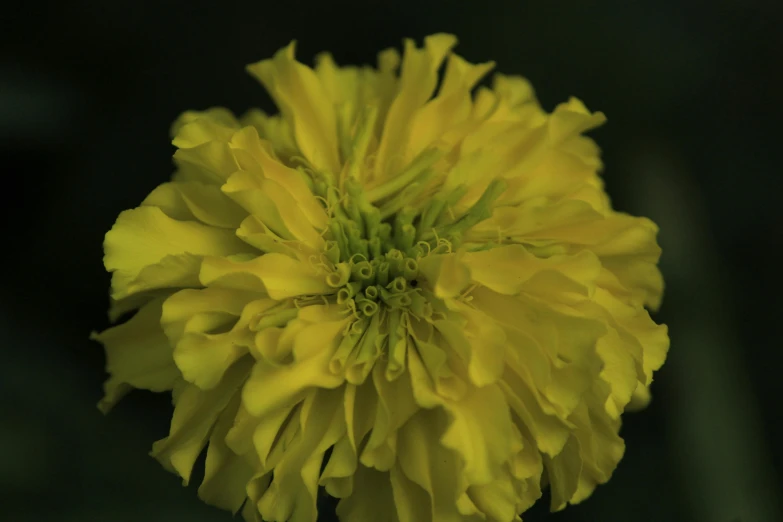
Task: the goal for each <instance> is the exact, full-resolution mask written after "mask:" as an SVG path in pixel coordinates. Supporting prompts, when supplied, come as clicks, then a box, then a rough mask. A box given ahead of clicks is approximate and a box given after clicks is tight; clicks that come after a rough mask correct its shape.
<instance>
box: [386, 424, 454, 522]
mask: <svg viewBox="0 0 783 522" xmlns="http://www.w3.org/2000/svg"><path fill="white" fill-rule="evenodd" d="M444 427H445V419H444V418H443V415H442V413H441V412H439V411H423V410H422V411H420V412H419V413H417V414H416V415H414V416H413V417H412V418H411V419H410V420H409V421H408V422H407V423H405V426H403V428H402V429H400V433H399V442H398V444H399V451H398V453H397V455H398V459H399V462H400V469H401V470H402V472H403V473H404V474H405V476H406V477H407V478H408V479H410V480H411V481H412V482H414V483H415V484H417V485H418V486H419V487H421V488H422V489H423V490H424V491H425V492H426V493H427V495H428V496H429V499H430V502H428V504H429V505H430V506H431V509H432V511H431V515H430V516H431V519H430V520H438V521H441V520H443V521H447V520H452V521H455V522H456V521H457V520H459V519H460V518H461V517H460V516H459V512H458V510H457V498H458V497H459V493H460V490H461V489H462V487H464V486H463V485H462V483H463V481H464V480H465V477H464V476H463V475H462V474H461V473H460V471H461V470H460V462H459V458H458V457H457V455H456V454H455V453H454V452H453V451H451V450H449V449H447V447H445V445H441V444H440V441H439V440H438V439H439V438H440V436H441V434H442V433H443V429H444ZM425 505H426V504H425Z"/></svg>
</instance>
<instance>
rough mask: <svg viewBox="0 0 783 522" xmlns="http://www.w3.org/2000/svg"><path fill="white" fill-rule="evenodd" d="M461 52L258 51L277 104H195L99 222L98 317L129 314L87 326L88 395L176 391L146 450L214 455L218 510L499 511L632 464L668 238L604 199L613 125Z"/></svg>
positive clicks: (568, 494) (108, 397) (657, 339)
mask: <svg viewBox="0 0 783 522" xmlns="http://www.w3.org/2000/svg"><path fill="white" fill-rule="evenodd" d="M455 43H456V39H455V38H454V37H453V36H450V35H445V34H437V35H434V36H431V37H428V38H426V39H425V43H424V47H423V48H417V47H416V45H415V44H414V43H413V42H412V41H407V40H406V41H405V46H404V53H403V56H402V59H400V56H399V54H398V53H397V52H396V51H394V50H386V51H383V52H382V53H380V55H379V57H378V68H377V69H372V68H369V67H363V68H356V67H342V68H341V67H338V66H336V65H335V63H334V61H333V60H332V58H331V57H330V56H329V55H328V54H323V55H320V56H319V57H318V59H317V65H316V67H315V69H311V68H309V67H307V66H305V65H303V64H301V63H299V62H297V61H296V60H295V59H294V44H291V45H289V46H288V47H286V48H284V49H282V50H281V51H279V52H278V53H277V54H276V55H275V56H274V58H272V59H271V60H264V61H262V62H259V63H256V64H254V65H251V66H249V67H248V70H249V72H250V73H251V74H252V75H253V76H255V77H256V78H258V79H259V80H260V81H261V83H262V84H263V85H264V87H265V88H266V89H267V90H268V91H269V92H270V93H271V95H272V97H273V99H274V101H275V102H276V104H277V106H278V107H279V108H280V115H279V116H269V115H266V114H264V113H262V112H260V111H257V110H256V111H251V112H250V113H249V114H247V115H246V116H244V117H243V118H242V119H240V120H237V119H236V118H235V117H234V116H233V115H232V114H231V113H230V112H229V111H227V110H225V109H219V108H216V109H210V110H207V111H204V112H186V113H185V114H183V115H182V117H181V118H179V120H178V121H177V122H176V123H175V124H174V126H173V129H172V132H173V135H174V141H173V143H174V145H175V146H176V147H177V149H178V150H177V151H176V153H175V154H174V160H175V163H176V165H177V171H176V173H175V174H174V176H173V181H171V182H169V183H164V184H163V185H161V186H159V187H157V188H156V189H155V190H153V191H152V193H151V194H150V195H149V196H148V197H147V198H146V199H145V200H144V201H143V202H142V204H141V206H140V207H138V208H135V209H133V210H128V211H125V212H123V213H122V214H120V216H119V217H118V219H117V222H116V224H115V225H114V227H113V228H112V229H111V231H110V232H109V233H108V234H107V235H106V241H105V245H104V246H105V253H106V256H105V259H104V261H105V265H106V268H107V270H109V271H111V272H112V274H113V275H112V293H111V297H112V307H111V311H110V316H111V318H112V320H115V321H116V320H117V319H118V318H119V317H120V316H121V315H122V314H124V313H126V312H129V311H132V310H135V309H138V312H137V313H136V314H135V315H133V316H132V318H131V319H130V320H128V321H127V322H125V323H123V324H120V325H119V326H114V327H112V328H109V329H108V330H106V331H104V332H102V333H100V334H97V335H94V338H96V339H97V340H99V341H100V342H102V343H103V344H104V345H105V348H106V354H107V360H108V364H107V366H108V371H109V373H110V378H109V379H108V381H107V382H106V385H105V392H106V393H105V398H104V399H103V400H102V401H101V403H100V408H101V409H102V410H103V411H108V410H109V409H110V408H111V407H112V406H113V405H114V404H115V403H116V402H117V401H118V400H119V399H120V398H121V397H122V396H123V395H124V394H125V393H126V392H127V391H129V390H131V389H133V388H143V389H148V390H153V391H158V392H162V391H171V393H172V397H173V402H174V405H175V409H174V416H173V420H172V423H171V431H170V433H169V436H168V437H166V438H164V439H162V440H160V441H158V442H156V443H155V444H154V445H153V448H152V455H153V456H154V457H155V458H156V459H158V460H159V461H160V462H161V463H162V464H163V466H164V467H166V468H167V469H169V470H171V471H174V472H176V473H178V474H179V475H180V476H181V477H182V478H183V479H184V481H185V483H187V482H188V480H189V477H190V475H191V469H192V467H193V463H194V461H195V460H196V458H197V456H198V455H199V453H200V452H201V451H202V450H203V448H204V447H205V446H207V448H208V449H207V457H206V474H205V477H204V481H203V483H202V484H201V486H200V488H199V496H200V497H201V498H202V499H203V500H204V501H206V502H207V503H209V504H212V505H215V506H219V507H221V508H224V509H228V510H231V511H233V512H237V511H239V510H241V511H242V514H243V516H244V517H245V519H246V520H249V521H257V520H262V519H263V520H268V521H286V520H292V521H294V522H313V521H315V520H316V517H317V510H316V498H317V493H318V488H319V486H323V487H324V488H325V490H326V492H327V493H328V494H329V495H332V496H334V497H337V498H340V499H341V500H340V502H339V504H338V507H337V513H338V516H339V517H340V519H341V520H343V521H347V522H363V521H367V520H373V521H379V522H383V521H397V520H399V521H401V522H431V521H433V522H446V521H449V522H451V521H459V520H465V521H477V520H486V521H511V520H520V518H519V514H520V513H522V512H523V511H525V510H526V509H527V508H529V507H530V506H531V505H532V504H533V503H534V502H535V501H536V499H538V498H539V497H540V496H541V487H542V486H543V485H546V484H548V485H549V487H550V488H551V493H552V495H551V496H552V506H551V507H552V509H554V510H559V509H562V508H563V507H564V506H565V505H566V504H567V503H575V502H579V501H581V500H583V499H585V498H586V497H587V496H588V495H590V493H591V492H592V491H593V489H594V488H595V486H596V485H597V484H600V483H603V482H606V481H607V480H608V479H609V477H610V475H611V474H612V471H613V470H614V469H615V467H616V466H617V463H618V461H619V460H620V458H621V457H622V454H623V450H624V443H623V440H622V439H621V438H620V437H619V436H618V430H619V427H620V416H621V414H622V413H623V411H625V410H626V409H627V408H629V406H630V405H635V406H643V405H644V403H645V402H646V401H647V400H649V392H648V387H649V385H650V383H651V381H652V378H653V372H654V371H656V370H657V369H658V368H659V367H660V366H661V365H662V364H663V362H664V359H665V356H666V352H667V349H668V344H669V342H668V337H667V332H666V327H665V326H658V325H656V324H655V323H654V322H653V321H652V320H651V319H650V316H649V315H648V313H647V311H646V310H645V307H649V308H652V309H654V308H656V307H657V306H658V305H659V302H660V299H661V294H662V288H663V282H662V278H661V275H660V273H659V271H658V269H657V267H656V264H657V261H658V258H659V255H660V249H659V247H658V245H657V243H656V234H657V228H656V226H655V225H654V224H653V223H652V222H650V221H649V220H647V219H644V218H636V217H631V216H629V215H626V214H622V213H619V212H615V211H614V210H612V208H611V206H610V203H609V200H608V198H607V196H606V194H605V193H604V191H603V185H602V182H601V179H600V178H599V176H598V174H597V172H598V171H599V170H601V167H602V165H601V161H600V159H599V150H598V148H597V147H596V145H595V144H594V143H593V141H592V140H590V139H589V138H586V137H584V136H582V135H581V134H582V132H584V131H587V130H589V129H591V128H594V127H596V126H598V125H600V124H601V123H603V121H604V116H603V114H601V113H591V112H590V111H588V110H587V109H586V108H585V106H584V105H583V104H582V103H581V102H580V101H579V100H576V99H573V98H572V99H571V100H569V101H568V102H566V103H563V104H561V105H559V106H557V107H556V108H555V110H554V112H552V113H551V114H548V113H546V112H545V111H544V110H542V108H541V107H540V105H539V104H538V103H537V101H536V99H535V97H534V94H533V90H532V88H531V86H530V84H529V83H528V82H527V81H526V80H524V79H522V78H519V77H508V76H501V75H497V76H495V78H494V82H493V86H492V88H491V89H490V88H486V87H479V88H478V89H475V87H476V85H477V84H478V82H479V81H480V80H481V79H482V77H483V76H485V75H486V74H487V73H488V72H489V71H490V70H491V69H492V67H493V64H492V63H485V64H478V65H476V64H471V63H468V62H467V61H465V60H464V59H462V58H460V57H459V56H457V55H455V54H451V49H452V47H453V46H454V45H455ZM444 62H445V73H444V74H443V77H442V80H441V81H440V82H439V76H438V71H439V69H440V67H441V65H442V64H443V63H444ZM398 67H399V69H400V72H399V74H397V69H398ZM439 83H440V86H439V87H438V88H437V89H436V86H437V85H438V84H439ZM436 91H437V92H436ZM474 91H475V92H474Z"/></svg>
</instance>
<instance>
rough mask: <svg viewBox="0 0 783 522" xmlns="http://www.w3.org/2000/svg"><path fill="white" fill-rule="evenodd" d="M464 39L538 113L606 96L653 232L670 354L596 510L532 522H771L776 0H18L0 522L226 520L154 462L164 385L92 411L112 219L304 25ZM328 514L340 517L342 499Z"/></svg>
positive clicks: (303, 45)
mask: <svg viewBox="0 0 783 522" xmlns="http://www.w3.org/2000/svg"><path fill="white" fill-rule="evenodd" d="M437 31H449V32H453V33H455V34H457V35H458V36H459V37H460V46H459V48H458V49H459V52H460V54H462V55H463V56H465V57H466V58H467V59H469V60H473V61H486V60H490V59H491V60H495V61H496V62H497V63H498V67H497V69H498V70H499V71H502V72H504V73H507V74H523V75H525V76H527V77H528V78H529V79H531V80H532V81H533V83H534V85H535V87H536V89H537V91H538V94H539V97H540V99H541V101H542V103H543V104H544V106H545V107H546V108H549V109H551V108H553V107H554V105H555V104H556V103H559V102H560V101H565V100H566V99H567V98H568V97H569V96H571V95H575V96H578V97H579V98H581V99H582V100H584V101H585V103H586V104H587V106H588V107H590V108H591V109H594V110H602V111H604V112H605V113H606V114H607V115H608V117H609V123H608V125H607V126H606V127H605V128H603V129H601V130H599V131H598V132H596V133H595V136H594V137H595V138H596V140H597V141H598V142H599V144H600V145H601V146H602V148H603V149H604V151H605V160H606V173H605V177H606V180H607V186H608V190H609V192H610V194H611V195H612V196H613V200H614V201H615V205H616V206H617V207H618V208H619V209H621V210H625V211H628V212H631V213H637V214H645V215H649V216H650V217H652V218H653V219H655V220H656V221H657V222H658V223H659V224H660V225H661V228H662V232H661V244H662V246H663V248H664V258H663V262H662V267H663V270H664V272H665V274H666V276H667V285H668V286H667V295H666V298H665V300H664V308H663V310H662V311H661V312H660V313H659V314H658V316H657V317H656V319H657V320H658V321H660V322H665V323H667V324H669V326H670V330H671V336H672V349H671V352H670V359H669V362H668V363H667V365H666V366H665V367H664V369H663V370H662V371H661V372H660V374H659V376H658V378H657V380H656V383H655V384H654V386H653V393H654V400H653V403H652V404H651V406H650V407H649V408H648V410H647V411H644V412H641V413H636V414H629V415H627V416H626V417H625V419H626V420H625V425H624V427H623V436H624V437H625V439H626V442H627V451H626V456H625V459H624V460H623V462H621V464H620V466H619V468H618V469H617V471H616V473H615V476H614V477H613V479H612V480H611V481H610V482H609V483H608V484H607V485H605V486H602V487H599V488H598V490H597V491H596V493H595V494H594V495H593V496H592V497H591V498H590V499H589V500H587V501H586V502H584V503H583V504H581V505H578V506H574V507H570V508H568V509H566V510H565V511H564V512H561V513H556V514H551V515H550V514H548V513H547V506H546V500H545V499H543V500H542V501H541V502H539V504H538V505H537V506H536V507H535V508H534V509H533V510H531V512H529V514H528V516H526V517H525V520H526V521H540V520H553V521H560V522H578V521H590V522H594V521H601V522H615V521H616V522H627V521H629V520H633V521H639V522H646V521H656V522H657V521H662V520H665V521H699V522H701V521H705V522H737V521H742V522H766V521H769V522H775V521H777V520H781V519H783V518H781V511H780V506H779V505H778V504H777V502H779V498H778V497H779V496H780V492H781V491H783V484H782V483H781V482H780V477H781V476H782V472H783V450H782V449H781V447H780V445H779V444H775V442H776V441H780V440H783V424H781V420H782V419H781V407H780V404H779V397H780V396H781V393H783V384H781V383H782V382H783V381H782V380H781V379H780V378H779V377H778V375H777V374H778V369H779V368H780V367H781V364H782V363H783V355H781V354H783V350H781V346H780V340H779V335H778V331H777V325H778V322H779V320H780V319H779V317H780V313H781V307H782V306H783V304H781V300H780V299H779V298H777V296H778V295H779V294H780V291H781V286H783V279H781V278H780V277H779V272H778V267H779V258H778V256H777V254H775V252H777V248H779V247H780V246H781V244H780V243H781V237H782V236H781V234H780V233H779V231H780V230H781V224H783V223H782V221H783V218H782V217H781V212H780V203H779V198H780V193H781V188H783V183H782V182H781V180H780V174H781V172H780V167H781V165H780V159H779V152H778V150H779V145H778V141H779V137H780V129H779V125H780V124H779V122H780V121H782V119H781V116H783V115H781V112H782V111H783V104H781V103H780V102H779V99H778V93H779V92H780V88H781V85H783V67H781V65H783V3H781V2H779V1H775V0H749V1H740V0H718V1H713V2H701V1H687V0H686V1H678V0H658V1H652V0H644V1H639V2H622V1H620V0H608V1H604V2H589V3H588V2H578V1H576V0H572V1H555V0H549V1H546V2H545V1H530V0H525V1H515V0H505V1H490V2H409V1H407V0H402V1H399V2H391V3H389V2H380V1H365V2H357V1H337V2H305V1H303V0H298V1H295V0H291V1H288V2H278V3H274V4H273V3H268V2H261V1H255V2H249V1H248V2H219V3H216V2H206V1H193V0H191V1H187V2H186V1H184V0H176V1H169V2H147V1H139V2H133V3H132V2H122V1H114V2H110V1H103V2H98V1H94V0H72V1H66V2H60V3H51V4H48V5H47V4H41V3H30V2H17V3H16V4H15V5H14V4H13V2H12V5H10V6H8V5H6V7H5V8H4V11H3V15H2V18H0V138H2V139H0V154H2V159H3V172H4V173H5V176H6V201H5V204H4V205H2V207H0V208H1V209H2V210H0V212H2V216H1V217H2V222H3V224H4V227H3V230H4V232H5V247H4V254H5V255H4V261H5V263H4V265H3V266H5V267H7V268H6V270H5V276H6V277H5V279H4V281H3V292H2V299H0V311H2V314H1V315H0V335H1V336H2V337H0V346H1V347H2V349H3V350H4V354H3V355H4V359H3V364H2V365H0V379H1V380H0V393H2V398H3V399H2V406H3V409H2V413H3V416H2V419H3V421H2V424H0V462H2V466H0V491H2V497H3V498H2V501H0V519H2V520H13V521H19V522H24V521H28V520H30V521H32V520H36V521H37V520H41V519H48V518H53V517H56V518H57V520H60V521H70V520H74V521H76V520H79V521H93V520H95V521H120V522H122V521H126V520H127V521H135V520H151V521H157V520H160V521H166V522H171V521H176V520H189V521H191V522H193V521H220V520H228V519H229V518H230V515H229V514H226V513H223V512H220V511H217V510H215V509H212V508H210V507H208V506H204V505H202V504H201V503H200V502H199V501H198V500H197V498H196V491H195V489H196V484H197V483H198V480H196V478H197V477H195V478H194V480H193V483H192V484H191V486H190V487H188V488H182V487H181V483H180V480H179V479H178V478H177V477H174V476H173V475H169V474H167V473H166V472H165V471H163V470H162V469H160V467H159V466H158V464H157V463H156V462H154V461H153V460H152V459H151V458H148V457H146V453H147V452H148V451H149V448H150V445H151V443H152V441H154V440H156V439H158V438H161V437H163V436H165V434H166V432H167V429H168V420H169V414H170V413H169V412H170V404H169V401H168V400H167V398H166V397H163V396H155V395H153V394H148V393H141V392H136V393H134V394H132V395H131V396H130V397H129V398H128V399H126V400H125V401H123V403H121V404H120V405H119V406H118V407H117V409H116V411H114V412H112V414H111V415H109V416H108V417H105V418H104V417H102V416H101V415H100V414H99V413H98V411H97V409H96V408H95V403H96V402H97V400H98V398H99V396H100V393H101V382H102V380H103V378H104V374H103V355H102V353H101V350H100V347H99V346H98V345H97V344H93V343H91V342H90V341H88V340H87V335H88V333H89V332H90V330H92V329H100V328H103V327H105V326H106V325H107V322H108V321H107V318H106V315H105V309H106V304H107V288H108V282H109V277H108V275H106V274H105V273H104V271H103V268H102V266H101V257H102V251H101V242H102V236H103V234H104V233H105V232H106V231H107V230H108V229H109V228H110V227H111V224H112V222H113V220H114V218H115V217H116V215H117V214H118V213H119V212H120V211H121V210H123V209H125V208H130V207H133V206H136V205H137V204H138V203H139V202H140V201H141V199H142V198H143V197H144V196H145V195H146V194H147V193H148V192H149V191H150V190H151V189H152V188H153V187H154V186H155V185H157V184H159V183H160V182H162V181H164V180H165V179H166V178H167V177H168V175H169V174H170V170H171V169H170V164H171V163H170V161H171V160H170V155H171V153H172V149H171V146H170V145H169V140H168V136H167V131H168V127H169V125H170V123H171V121H173V119H174V118H175V117H176V116H177V115H178V114H179V113H180V112H181V111H183V110H186V109H202V108H206V107H209V106H213V105H225V106H227V107H229V108H231V109H232V110H235V111H240V112H241V111H243V110H244V109H246V108H247V107H250V106H261V107H263V108H266V109H267V110H269V109H271V108H272V107H271V104H270V101H269V99H268V97H267V96H266V94H265V93H264V92H263V90H262V89H261V88H260V86H258V85H256V84H255V82H254V81H253V80H252V79H251V78H250V77H249V76H247V75H246V74H245V73H244V65H245V64H247V63H250V62H254V61H257V60H260V59H262V58H265V57H267V56H269V55H271V54H272V53H273V52H274V51H275V50H276V49H278V48H279V47H281V46H282V45H284V44H286V43H287V42H288V41H290V40H291V39H293V38H296V39H298V41H299V50H298V55H299V57H300V59H302V60H303V61H309V60H311V58H312V57H313V56H314V54H315V53H317V52H319V51H321V50H325V49H328V50H331V51H332V52H333V53H334V55H335V57H336V59H337V60H338V62H340V63H373V62H374V59H375V53H376V52H377V51H378V50H379V49H381V48H384V47H388V46H398V45H399V43H400V40H401V38H402V37H406V36H409V37H415V38H421V37H422V36H424V35H426V34H429V33H432V32H437ZM322 518H323V519H324V520H330V519H333V518H332V517H331V516H330V515H329V514H328V513H325V514H324V516H323V517H322Z"/></svg>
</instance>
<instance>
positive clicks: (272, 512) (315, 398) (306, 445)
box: [258, 390, 345, 522]
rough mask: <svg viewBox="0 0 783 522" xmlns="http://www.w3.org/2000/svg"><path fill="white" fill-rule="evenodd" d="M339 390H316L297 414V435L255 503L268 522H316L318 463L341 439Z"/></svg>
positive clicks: (342, 427)
mask: <svg viewBox="0 0 783 522" xmlns="http://www.w3.org/2000/svg"><path fill="white" fill-rule="evenodd" d="M341 396H342V392H341V390H318V391H315V392H313V393H312V394H310V395H309V396H308V398H307V400H306V401H305V402H304V404H303V405H302V409H301V410H300V418H299V424H300V431H299V434H298V436H297V437H296V438H295V439H294V440H292V442H291V443H290V444H289V445H288V447H287V448H286V451H285V453H284V454H283V456H282V459H281V460H280V462H279V463H278V464H277V465H276V466H275V470H274V479H273V481H272V483H271V485H270V487H269V489H268V490H267V491H266V493H265V494H264V496H263V497H262V498H261V500H260V501H259V503H258V507H259V511H260V512H261V515H262V516H263V517H264V518H266V519H269V520H291V521H292V522H315V520H316V518H317V510H316V497H317V488H318V484H317V483H318V475H319V471H320V465H321V460H322V458H323V454H324V452H325V451H326V449H327V448H329V447H330V446H332V445H333V444H334V443H335V442H337V440H338V439H339V438H340V437H341V436H342V434H343V433H344V430H345V426H344V424H343V422H342V418H343V412H342V405H341V400H340V399H341Z"/></svg>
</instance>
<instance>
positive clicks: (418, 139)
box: [406, 54, 494, 162]
mask: <svg viewBox="0 0 783 522" xmlns="http://www.w3.org/2000/svg"><path fill="white" fill-rule="evenodd" d="M493 67H494V63H492V62H489V63H484V64H478V65H474V64H471V63H468V62H467V61H465V60H464V59H462V58H460V57H459V56H457V55H455V54H452V55H449V58H448V63H447V65H446V73H445V75H444V79H443V84H442V85H441V87H440V90H439V92H438V96H437V97H435V98H434V99H432V100H431V101H429V102H428V103H427V104H426V105H425V106H424V107H422V108H421V109H420V110H419V111H417V113H416V114H415V116H414V118H413V121H412V122H410V138H409V140H410V141H409V145H408V150H407V155H406V162H410V161H412V160H413V158H415V157H416V156H417V155H418V154H419V153H421V152H422V151H423V150H424V149H425V148H427V147H428V146H429V145H430V144H432V143H433V142H435V141H436V140H438V139H439V138H441V137H442V136H443V135H444V134H445V133H446V131H448V130H449V129H450V128H451V127H453V126H455V125H457V124H459V123H461V122H462V121H463V120H465V119H467V118H468V116H469V115H470V109H471V100H470V91H471V89H472V88H473V87H474V86H475V85H476V83H478V81H479V80H480V79H481V78H482V77H483V76H484V75H486V74H487V73H488V72H489V71H490V70H491V69H492V68H493Z"/></svg>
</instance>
